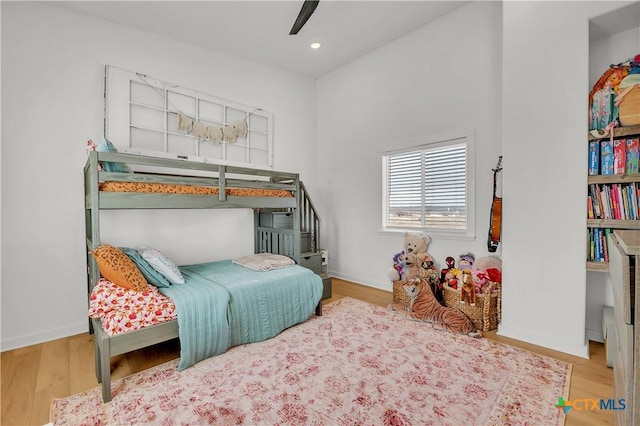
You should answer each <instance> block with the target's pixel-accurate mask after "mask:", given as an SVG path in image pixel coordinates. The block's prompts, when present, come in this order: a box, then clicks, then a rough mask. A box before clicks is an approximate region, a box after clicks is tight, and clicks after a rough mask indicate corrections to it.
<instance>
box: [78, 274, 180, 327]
mask: <svg viewBox="0 0 640 426" xmlns="http://www.w3.org/2000/svg"><path fill="white" fill-rule="evenodd" d="M89 317H91V318H99V319H100V320H101V321H102V328H104V331H105V332H106V333H107V334H108V335H109V336H113V335H116V334H120V333H127V332H129V331H135V330H140V329H141V328H144V327H148V326H150V325H156V324H160V323H162V322H165V321H171V320H174V319H176V317H177V315H176V306H175V305H174V303H173V300H171V299H170V298H169V297H167V296H165V295H164V294H162V293H160V292H159V291H158V289H157V288H156V287H154V286H151V285H150V286H149V290H148V291H140V292H138V291H134V290H128V289H126V288H123V287H120V286H119V285H117V284H114V283H112V282H111V281H109V280H107V279H105V278H100V281H98V283H97V284H96V286H95V287H94V289H93V291H92V292H91V296H90V297H89Z"/></svg>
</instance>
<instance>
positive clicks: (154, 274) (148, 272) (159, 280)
mask: <svg viewBox="0 0 640 426" xmlns="http://www.w3.org/2000/svg"><path fill="white" fill-rule="evenodd" d="M119 249H120V250H122V251H123V252H124V253H125V254H126V255H127V256H129V259H131V260H133V263H135V264H136V266H137V267H138V269H140V272H142V275H144V277H145V278H146V279H147V281H148V282H149V284H153V285H154V286H156V287H169V286H170V285H171V283H170V282H169V280H168V279H166V278H165V276H164V275H162V274H161V273H160V272H158V271H156V270H155V269H154V268H153V266H151V264H150V263H149V262H147V261H146V260H145V259H144V258H143V257H142V255H141V254H140V253H138V251H137V250H134V249H132V248H128V247H119Z"/></svg>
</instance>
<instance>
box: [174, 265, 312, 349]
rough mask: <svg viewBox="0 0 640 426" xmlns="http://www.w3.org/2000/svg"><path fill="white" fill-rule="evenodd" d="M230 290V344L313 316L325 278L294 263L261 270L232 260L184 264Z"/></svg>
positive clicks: (267, 336) (271, 333)
mask: <svg viewBox="0 0 640 426" xmlns="http://www.w3.org/2000/svg"><path fill="white" fill-rule="evenodd" d="M180 270H184V271H189V272H192V273H195V274H198V275H199V276H201V277H204V278H206V279H207V280H209V281H211V282H213V283H215V284H217V285H219V286H221V287H224V288H225V289H226V290H227V292H228V293H229V308H228V318H229V329H230V342H229V347H231V346H236V345H242V344H245V343H255V342H260V341H263V340H266V339H270V338H271V337H274V336H275V335H277V334H278V333H280V332H281V331H282V330H284V329H286V328H289V327H291V326H292V325H295V324H298V323H301V322H303V321H306V320H307V319H309V316H311V314H312V313H313V312H314V310H315V307H316V306H317V305H318V303H319V302H320V299H321V298H322V279H321V278H320V277H319V276H318V275H316V274H315V273H313V271H311V270H309V269H307V268H303V267H302V266H298V265H294V266H290V267H288V268H282V269H277V270H273V271H263V272H257V271H253V270H251V269H249V268H245V267H244V266H240V265H236V264H234V263H232V261H231V260H223V261H219V262H210V263H201V264H197V265H189V266H182V267H180Z"/></svg>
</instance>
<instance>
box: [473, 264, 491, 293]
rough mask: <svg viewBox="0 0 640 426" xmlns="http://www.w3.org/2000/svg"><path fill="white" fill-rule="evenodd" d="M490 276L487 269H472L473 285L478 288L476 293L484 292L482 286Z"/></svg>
mask: <svg viewBox="0 0 640 426" xmlns="http://www.w3.org/2000/svg"><path fill="white" fill-rule="evenodd" d="M488 277H489V276H488V275H487V273H486V272H485V271H482V270H480V269H472V270H471V279H472V280H473V285H474V286H475V288H476V293H482V288H483V287H484V285H485V284H486V283H487V278H488Z"/></svg>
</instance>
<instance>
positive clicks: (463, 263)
mask: <svg viewBox="0 0 640 426" xmlns="http://www.w3.org/2000/svg"><path fill="white" fill-rule="evenodd" d="M474 260H475V256H474V255H473V254H471V253H465V254H461V255H460V258H459V259H458V268H459V269H462V270H463V271H464V270H467V269H468V270H471V269H472V268H473V261H474Z"/></svg>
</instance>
